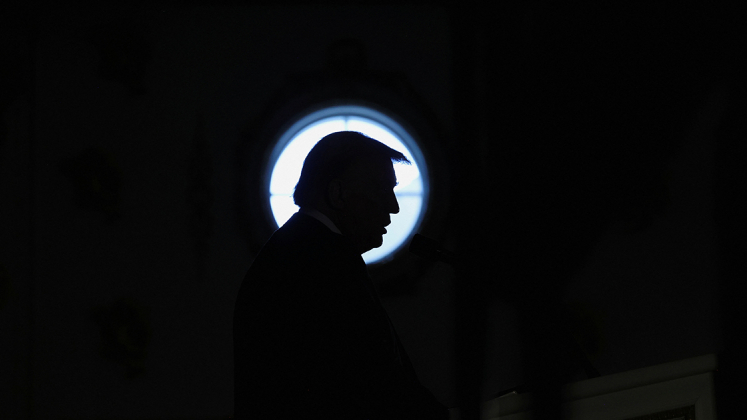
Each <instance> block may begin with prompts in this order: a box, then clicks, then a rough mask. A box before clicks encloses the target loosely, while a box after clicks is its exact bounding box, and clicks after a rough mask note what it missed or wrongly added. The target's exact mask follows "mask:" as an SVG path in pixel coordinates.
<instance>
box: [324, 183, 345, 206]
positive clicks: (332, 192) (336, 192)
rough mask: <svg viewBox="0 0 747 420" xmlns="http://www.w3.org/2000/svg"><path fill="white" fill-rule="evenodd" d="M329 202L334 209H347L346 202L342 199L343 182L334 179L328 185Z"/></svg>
mask: <svg viewBox="0 0 747 420" xmlns="http://www.w3.org/2000/svg"><path fill="white" fill-rule="evenodd" d="M327 201H328V202H329V205H330V206H332V208H334V209H341V208H343V207H345V200H343V198H342V181H340V180H339V179H333V180H332V181H330V182H329V184H327Z"/></svg>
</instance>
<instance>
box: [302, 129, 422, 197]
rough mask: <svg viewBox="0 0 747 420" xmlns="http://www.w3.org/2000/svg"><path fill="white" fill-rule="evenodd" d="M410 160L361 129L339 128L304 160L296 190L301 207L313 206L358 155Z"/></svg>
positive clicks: (375, 158)
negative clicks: (341, 129) (346, 129)
mask: <svg viewBox="0 0 747 420" xmlns="http://www.w3.org/2000/svg"><path fill="white" fill-rule="evenodd" d="M360 158H364V159H366V160H370V161H377V160H387V159H388V160H391V162H393V163H394V162H403V163H410V161H409V160H408V159H407V158H406V157H405V155H403V154H402V153H400V152H398V151H396V150H394V149H392V148H391V147H389V146H387V145H385V144H384V143H381V142H379V141H378V140H374V139H372V138H371V137H368V136H366V135H365V134H362V133H359V132H357V131H338V132H336V133H332V134H329V135H327V136H325V137H323V138H322V139H321V140H319V142H318V143H317V144H316V145H315V146H314V147H313V148H312V149H311V151H310V152H309V154H308V155H307V156H306V159H305V160H304V162H303V169H301V177H300V178H299V180H298V184H296V189H295V191H294V192H293V201H294V202H295V203H296V205H297V206H299V207H304V206H311V205H313V203H314V202H315V201H316V200H317V199H319V198H321V197H323V196H324V194H326V191H327V186H328V185H329V183H330V181H332V180H333V179H335V178H338V177H340V176H341V175H342V174H343V173H344V172H345V170H346V169H347V168H348V167H349V166H350V165H351V164H353V163H355V162H357V161H358V159H360Z"/></svg>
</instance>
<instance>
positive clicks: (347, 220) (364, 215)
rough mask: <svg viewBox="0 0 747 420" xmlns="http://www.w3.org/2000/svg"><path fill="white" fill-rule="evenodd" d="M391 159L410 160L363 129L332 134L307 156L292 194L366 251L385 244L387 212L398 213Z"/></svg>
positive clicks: (388, 219)
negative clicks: (364, 133)
mask: <svg viewBox="0 0 747 420" xmlns="http://www.w3.org/2000/svg"><path fill="white" fill-rule="evenodd" d="M393 162H405V163H410V161H409V160H407V158H406V157H405V156H404V155H403V154H402V153H400V152H398V151H396V150H394V149H392V148H390V147H388V146H386V145H384V144H383V143H381V142H379V141H376V140H374V139H372V138H370V137H367V136H365V135H363V134H361V133H358V132H353V131H341V132H337V133H332V134H330V135H328V136H326V137H324V138H323V139H321V140H320V141H319V142H318V143H317V144H316V146H314V148H313V149H311V152H309V154H308V156H306V160H305V161H304V164H303V169H302V170H301V178H300V179H299V181H298V184H297V185H296V190H295V192H294V193H293V199H294V201H295V203H296V205H298V206H299V207H301V208H313V209H316V210H318V211H320V212H322V213H324V214H325V215H326V216H327V217H329V218H330V219H331V220H332V222H333V223H334V224H335V225H336V226H337V227H338V229H340V231H341V232H342V234H343V235H345V236H347V237H348V238H349V239H350V240H351V241H352V242H353V243H354V244H355V246H356V248H357V250H358V251H359V252H360V253H364V252H366V251H368V250H370V249H372V248H377V247H379V246H381V243H382V236H383V235H384V234H385V233H386V230H385V229H384V227H385V226H386V225H388V224H389V223H390V221H391V219H390V218H389V214H393V213H398V212H399V205H398V203H397V198H396V197H395V196H394V191H393V189H394V186H395V185H396V184H397V179H396V176H395V175H394V167H393V166H392V163H393Z"/></svg>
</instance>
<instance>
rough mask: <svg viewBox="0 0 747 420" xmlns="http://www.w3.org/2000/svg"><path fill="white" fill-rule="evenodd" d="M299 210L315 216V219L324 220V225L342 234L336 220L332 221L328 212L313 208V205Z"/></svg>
mask: <svg viewBox="0 0 747 420" xmlns="http://www.w3.org/2000/svg"><path fill="white" fill-rule="evenodd" d="M299 212H301V213H303V214H306V215H309V216H311V217H313V218H314V219H316V220H318V221H320V222H322V224H324V226H327V227H328V228H329V230H331V231H332V232H334V233H336V234H338V235H342V232H340V229H338V228H337V226H336V225H335V224H334V222H332V220H331V219H330V218H329V217H328V216H327V215H326V214H324V213H322V212H321V211H319V210H317V209H314V208H311V207H304V208H302V209H301V210H299Z"/></svg>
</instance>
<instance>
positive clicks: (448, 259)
mask: <svg viewBox="0 0 747 420" xmlns="http://www.w3.org/2000/svg"><path fill="white" fill-rule="evenodd" d="M408 249H409V251H410V252H412V253H413V254H415V255H417V256H418V257H422V258H425V259H427V260H431V261H441V262H443V263H446V264H449V265H453V264H454V262H456V255H454V253H453V252H451V251H447V250H445V249H443V248H441V245H440V244H439V243H438V242H436V241H434V240H433V239H430V238H426V237H425V236H423V235H421V234H419V233H416V234H415V236H413V237H412V241H411V242H410V247H409V248H408Z"/></svg>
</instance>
